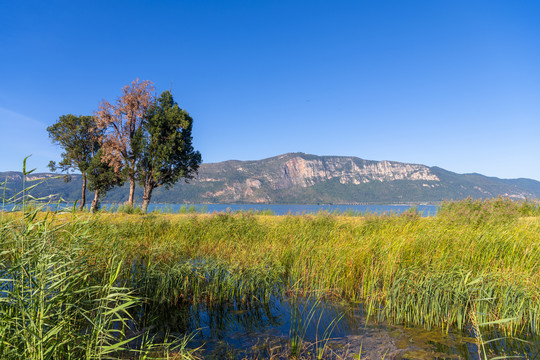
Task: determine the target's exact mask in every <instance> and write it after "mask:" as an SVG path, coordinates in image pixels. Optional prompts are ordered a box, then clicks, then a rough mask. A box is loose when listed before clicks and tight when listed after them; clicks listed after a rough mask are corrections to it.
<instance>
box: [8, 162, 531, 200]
mask: <svg viewBox="0 0 540 360" xmlns="http://www.w3.org/2000/svg"><path fill="white" fill-rule="evenodd" d="M71 177H72V181H70V182H67V183H66V182H64V181H63V180H62V179H59V178H54V175H53V174H31V175H30V176H28V177H27V181H29V182H28V184H33V182H32V180H35V179H38V178H43V179H45V180H44V182H43V183H42V184H40V185H39V186H37V187H36V188H35V189H33V190H32V194H33V195H34V196H36V197H37V196H48V195H49V194H58V195H59V196H61V197H62V198H64V199H66V200H70V201H72V200H76V199H78V198H79V195H80V188H81V176H80V175H71ZM6 178H7V180H8V182H7V187H6V195H8V196H9V195H11V194H14V193H15V192H16V191H18V190H20V189H21V188H22V174H21V173H19V172H5V173H0V179H6ZM127 194H128V189H127V186H124V187H122V188H118V189H115V190H113V191H111V192H110V193H108V194H107V197H106V198H105V201H106V202H123V201H126V200H127ZM499 195H501V196H505V197H510V198H514V199H526V198H540V182H539V181H536V180H532V179H499V178H495V177H487V176H484V175H480V174H456V173H453V172H451V171H447V170H444V169H441V168H439V167H428V166H425V165H419V164H407V163H400V162H395V161H371V160H364V159H360V158H357V157H349V156H316V155H309V154H304V153H289V154H284V155H280V156H275V157H271V158H268V159H263V160H256V161H236V160H230V161H224V162H220V163H213V164H202V165H201V167H200V169H199V174H198V176H197V178H196V179H195V180H193V181H191V183H189V184H186V183H185V182H183V181H181V182H178V183H177V184H176V185H175V186H173V187H172V188H171V189H169V190H167V189H164V188H158V189H156V190H154V193H153V197H152V202H154V203H293V204H317V203H333V204H358V203H369V204H381V203H386V204H388V203H433V202H439V201H441V200H445V199H454V200H458V199H462V198H465V197H468V196H471V197H473V198H489V197H496V196H499ZM87 196H88V198H90V196H91V194H88V195H87ZM136 196H137V198H138V199H140V198H141V197H142V194H141V189H140V188H138V191H137V192H136Z"/></svg>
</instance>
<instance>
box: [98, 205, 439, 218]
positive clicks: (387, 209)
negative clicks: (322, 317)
mask: <svg viewBox="0 0 540 360" xmlns="http://www.w3.org/2000/svg"><path fill="white" fill-rule="evenodd" d="M111 206H114V205H111V204H105V205H103V208H104V209H110V208H111ZM412 207H415V208H416V209H417V210H418V212H419V213H421V214H422V215H423V216H430V215H435V214H436V213H437V208H438V207H437V206H436V205H417V206H411V205H297V204H193V205H184V204H152V203H150V205H149V206H148V211H164V212H171V213H177V212H189V211H193V212H203V213H213V212H227V211H231V212H235V211H262V212H272V213H273V214H275V215H287V214H292V215H297V214H316V213H318V212H320V211H327V212H339V213H354V214H364V213H377V214H382V213H397V214H399V213H402V212H403V211H407V210H409V209H411V208H412Z"/></svg>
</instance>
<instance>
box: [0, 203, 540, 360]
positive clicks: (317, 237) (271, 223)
mask: <svg viewBox="0 0 540 360" xmlns="http://www.w3.org/2000/svg"><path fill="white" fill-rule="evenodd" d="M34 216H35V220H33V221H34V222H36V224H41V225H35V226H34V225H32V229H38V228H40V227H41V228H46V229H47V234H49V235H47V236H46V237H45V238H44V239H42V238H41V235H39V236H38V235H36V236H37V237H38V238H40V239H41V240H40V242H38V244H41V245H39V246H41V247H42V249H41V250H39V249H36V250H31V251H30V250H28V249H29V247H28V246H27V245H24V247H25V249H26V250H25V251H27V250H28V251H29V253H28V254H30V253H32V254H44V255H43V256H45V255H46V258H47V259H49V257H50V259H51V260H47V261H60V259H63V260H61V261H64V262H65V261H68V260H66V259H84V262H83V263H80V260H69V261H76V262H77V261H78V262H77V263H76V264H77V265H76V266H75V265H65V269H67V268H70V269H71V267H72V266H73V268H75V269H84V271H83V270H80V271H81V274H86V275H85V277H84V279H86V280H85V281H87V282H89V283H84V284H85V286H86V287H88V289H95V290H91V291H96V293H95V294H93V293H92V294H90V293H88V294H86V293H85V294H84V295H80V297H81V298H82V299H94V300H93V302H92V301H91V302H90V303H93V304H95V303H99V301H96V300H95V299H109V298H108V296H109V295H110V294H111V293H114V294H117V295H115V296H118V299H115V300H114V301H113V305H107V306H111V309H112V308H114V309H116V308H118V309H119V310H118V315H115V316H116V318H114V317H113V318H114V319H120V320H114V321H117V322H116V323H114V321H113V320H111V321H113V322H112V323H111V325H110V326H109V327H110V331H112V333H111V334H113V335H111V336H110V337H107V336H105V337H99V339H100V341H105V342H104V343H103V344H107V345H103V346H102V345H99V346H101V348H104V347H105V348H106V346H114V344H122V341H123V340H122V341H120V340H119V339H123V338H124V337H125V338H126V340H127V338H128V337H129V335H130V333H129V331H131V332H133V331H132V329H128V327H126V326H124V325H123V324H127V322H128V321H127V320H126V319H128V318H130V317H131V318H130V319H133V320H132V323H133V322H135V323H137V321H138V324H139V326H140V327H141V328H145V327H146V328H151V327H155V326H157V325H156V324H158V323H159V322H160V320H159V319H160V313H162V312H163V311H167V310H164V309H171V308H176V309H179V308H184V309H187V310H186V311H185V312H184V316H186V317H189V316H193V311H192V309H193V307H201V306H202V307H205V308H206V309H211V308H212V307H215V306H219V305H220V304H221V305H223V304H240V305H239V306H244V307H248V308H249V307H250V304H251V303H253V302H257V303H263V304H264V303H267V302H269V301H271V299H275V298H279V297H281V296H285V295H288V296H292V297H294V296H325V297H334V298H343V299H347V300H350V301H358V302H362V303H363V304H364V309H365V311H366V312H367V313H368V314H369V316H370V318H371V319H377V320H380V321H383V320H384V321H389V322H394V323H405V324H414V325H421V326H424V327H426V328H440V329H442V330H444V331H449V329H450V328H452V327H456V328H459V329H466V328H467V329H470V328H471V326H473V327H475V328H478V329H481V328H487V327H493V326H497V327H499V328H500V329H501V330H502V331H504V332H505V333H506V334H518V333H532V334H539V326H540V281H539V280H540V279H539V277H540V256H539V255H540V210H539V206H538V203H535V202H521V203H520V202H513V201H510V200H506V199H492V200H487V201H475V200H471V199H467V200H464V201H461V202H448V203H444V204H443V205H442V206H441V208H440V210H439V212H438V215H437V216H435V217H428V218H423V217H421V216H420V215H419V214H418V213H417V212H416V211H415V210H414V209H413V210H411V211H409V212H406V213H404V214H402V215H395V214H394V215H373V214H366V215H364V216H346V215H339V214H329V213H320V214H317V215H302V216H292V215H289V216H271V215H261V214H253V213H219V214H218V213H216V214H198V213H186V214H149V215H146V216H141V215H137V214H131V215H130V214H119V213H107V212H101V213H99V214H97V215H90V214H84V213H77V214H75V213H71V214H63V215H62V214H55V215H54V216H53V217H52V218H50V217H49V218H48V216H51V215H48V214H47V213H39V214H35V215H34ZM27 223H28V222H27V220H25V218H24V217H22V216H21V215H20V214H16V213H12V214H5V215H4V216H3V218H2V222H1V225H2V229H4V230H3V231H4V233H3V235H2V239H4V240H3V243H2V249H3V251H4V252H3V253H2V259H4V261H5V262H4V263H3V268H2V269H3V270H2V271H4V273H6V274H7V272H9V271H12V270H10V269H12V268H17V267H13V266H12V265H11V263H10V262H9V261H12V260H11V259H16V254H19V253H21V251H22V250H20V247H13V246H14V245H13V244H14V242H16V240H15V239H17V238H18V237H17V236H14V235H9V236H6V234H7V233H9V232H10V231H13V229H15V228H19V229H23V230H24V229H26V230H24V231H28V229H27V228H25V225H24V224H27ZM21 226H22V227H21ZM36 234H41V233H40V232H39V231H38V232H36ZM6 239H10V240H6ZM50 239H54V240H50ZM21 244H22V243H21ZM44 244H46V246H45V245H44ZM51 244H52V245H51ZM21 246H22V245H21ZM51 246H52V247H51ZM10 249H11V250H10ZM13 249H19V250H17V251H15V250H13ZM46 249H49V250H50V249H54V252H55V253H56V254H57V255H54V256H53V255H52V254H51V253H50V251H45V250H46ZM66 249H67V250H66ZM63 251H64V252H63ZM65 251H69V252H75V253H76V256H75V255H73V254H72V253H65ZM23 253H24V251H23ZM70 254H71V255H70ZM17 256H18V255H17ZM25 261H26V260H25ZM40 261H45V260H40ZM39 264H41V263H40V262H39V261H38V263H36V265H35V266H36V267H37V268H39V266H41V265H39ZM62 266H64V265H62V263H59V265H54V266H48V267H47V266H46V268H47V269H55V271H59V273H60V274H65V276H66V279H65V280H62V281H65V282H66V285H62V286H64V287H66V288H69V287H70V286H73V287H75V285H69V284H71V281H75V280H71V278H69V276H68V275H67V274H74V273H77V274H78V271H77V272H73V271H72V270H70V271H67V270H64V271H63V270H61V269H64V268H63V267H62ZM56 269H58V270H56ZM42 273H45V274H47V275H48V276H49V274H53V273H54V272H51V271H49V270H47V271H44V272H43V271H42ZM89 274H91V275H89ZM17 276H21V274H20V273H13V274H11V275H8V278H9V279H11V278H16V277H17ZM50 276H53V275H50ZM54 276H56V275H54ZM59 276H60V275H59ZM62 276H64V275H62ZM70 276H71V275H70ZM33 278H36V276H33V275H30V276H29V278H28V279H33ZM54 279H56V278H54ZM96 279H98V280H96ZM29 281H30V280H26V282H23V283H24V284H26V285H25V286H30V282H29ZM50 281H52V283H54V281H53V280H50ZM77 281H82V280H77ZM77 281H75V283H77ZM96 281H97V282H96ZM52 283H51V284H52ZM47 284H49V283H47ZM77 284H78V283H77ZM95 284H98V285H99V286H97V287H95ZM10 286H11V285H10V282H5V283H4V288H3V291H4V292H5V293H6V294H9V293H14V294H17V291H14V290H13V288H12V287H10ZM107 286H108V287H107ZM42 288H45V289H50V294H49V298H50V299H51V301H53V298H54V296H56V295H57V294H58V292H55V290H53V289H55V287H54V286H53V285H43V286H42ZM107 289H112V290H110V293H108V292H107V291H108V290H107ZM113 290H114V291H113ZM89 291H90V290H89ZM91 291H90V292H91ZM103 291H105V293H103ZM74 293H75V294H79V292H74ZM32 294H33V293H32ZM81 294H82V293H81ZM107 294H109V295H107ZM9 296H11V295H9ZM9 296H8V295H4V298H6V299H7V298H9ZM77 296H79V295H77ZM22 298H23V299H26V298H27V296H26V295H24V296H22ZM77 299H78V298H77ZM32 301H34V300H32ZM58 301H61V302H62V303H71V302H74V303H76V302H75V301H72V300H69V301H68V300H58ZM81 301H82V300H81ZM3 303H5V301H4V300H3V302H2V304H3ZM53 303H54V301H53ZM85 304H87V303H85ZM107 304H108V303H107ZM242 304H243V305H242ZM10 306H12V305H10ZM32 307H33V305H24V306H22V308H21V309H23V308H24V309H26V308H32ZM9 308H10V307H9V306H8V307H5V308H4V309H9ZM36 309H37V307H36ZM82 309H85V310H84V311H93V312H92V314H95V313H96V310H95V309H93V310H91V309H92V307H91V306H89V305H88V304H87V305H84V306H82ZM190 309H191V310H190ZM57 310H58V311H64V310H65V311H67V310H68V309H67V308H66V307H62V306H60V307H58V309H57ZM2 311H7V310H2ZM77 311H79V310H77ZM80 311H83V310H80ZM107 311H109V310H107ZM107 311H104V312H105V313H108V312H107ZM122 314H123V315H122ZM51 316H52V317H53V318H60V315H58V314H56V315H51ZM95 316H97V315H95ZM6 317H9V316H7V315H6ZM34 317H37V318H39V316H38V315H34ZM73 317H75V318H77V317H76V316H75V315H73ZM88 317H89V316H88ZM12 318H13V319H22V318H23V315H17V316H15V315H13V316H12ZM68 318H69V317H68ZM82 318H85V317H84V316H82ZM25 319H26V318H25ZM77 319H78V318H77ZM122 319H123V320H122ZM184 320H185V319H184ZM78 321H79V320H77V321H76V322H75V323H77V326H83V329H85V328H84V326H88V325H79V324H78ZM118 321H119V322H118ZM132 323H130V324H132ZM186 323H187V322H186ZM6 324H10V323H6ZM2 326H8V327H11V326H12V325H2ZM61 326H66V328H63V329H64V330H62V331H67V329H71V327H72V326H75V325H73V324H71V323H67V324H64V325H61ZM41 327H42V328H43V326H41ZM38 328H39V326H38ZM46 328H47V329H48V327H46ZM186 328H188V326H187V325H186ZM10 329H11V328H10ZM20 329H22V326H20V327H19V330H17V331H22V330H20ZM77 329H79V330H76V331H75V333H76V334H84V335H85V336H86V334H87V333H90V332H91V331H90V330H88V331H86V330H83V331H81V330H80V328H77ZM119 329H120V330H119ZM128 330H129V331H128ZM116 331H123V332H124V333H121V332H120V333H116ZM12 333H14V330H10V331H7V332H6V331H3V332H2V334H7V335H2V336H14V335H10V334H12ZM69 333H73V331H71V330H70V331H69ZM18 336H21V335H18ZM81 336H82V335H81ZM40 338H41V337H40ZM107 339H108V340H107ZM113 339H114V340H115V341H116V342H115V341H113ZM96 341H97V340H96ZM60 343H61V344H63V342H60ZM67 343H68V341H67V340H66V344H67ZM83 343H84V342H81V344H83ZM128 343H129V342H126V344H128ZM93 344H94V345H92V346H94V347H96V348H97V347H99V346H98V345H96V344H98V343H97V342H94V343H93ZM20 346H22V345H20ZM62 346H63V345H62ZM118 346H120V345H118ZM121 346H122V349H127V348H128V347H127V345H125V344H124V345H121ZM66 349H67V348H66ZM55 351H56V350H55ZM62 351H64V353H68V352H69V351H71V350H69V351H68V350H62ZM93 351H96V353H99V351H101V350H99V351H98V350H93ZM186 356H188V355H186ZM66 358H67V357H66Z"/></svg>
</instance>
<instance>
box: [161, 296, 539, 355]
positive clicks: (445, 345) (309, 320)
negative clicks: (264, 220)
mask: <svg viewBox="0 0 540 360" xmlns="http://www.w3.org/2000/svg"><path fill="white" fill-rule="evenodd" d="M180 311H181V313H176V314H175V311H174V310H173V309H168V310H167V311H166V314H164V317H163V323H162V325H163V326H165V327H166V328H167V329H168V330H169V331H171V333H173V334H174V333H176V334H177V335H180V336H181V334H182V333H185V331H186V330H187V331H188V332H190V333H192V334H194V337H193V339H192V340H191V342H190V344H189V345H190V347H192V348H196V347H200V350H199V352H198V355H199V356H200V357H202V358H204V359H255V358H256V359H265V358H278V359H281V358H283V359H287V358H289V356H290V355H291V353H294V351H295V347H296V349H297V351H298V354H300V355H303V356H304V357H305V358H311V357H310V356H306V355H307V354H312V356H313V354H317V353H318V352H320V351H323V349H324V356H323V358H324V359H359V358H360V359H479V358H481V359H485V357H484V351H485V355H486V356H487V358H489V359H491V358H494V357H502V358H515V357H518V358H524V359H536V358H539V357H540V340H539V339H538V337H533V336H530V335H529V336H522V337H521V338H520V339H513V338H510V337H504V335H501V334H497V333H493V332H492V333H487V332H486V333H482V334H481V336H482V338H483V340H484V343H485V345H484V347H480V348H479V346H478V339H477V338H476V337H475V335H474V333H473V331H472V330H467V331H461V332H459V331H450V332H449V333H445V332H443V331H442V330H441V329H440V328H437V329H431V330H427V329H423V328H422V327H414V326H413V327H411V326H403V325H390V324H387V323H384V322H383V323H378V322H377V321H375V319H374V318H373V317H371V318H370V317H369V316H368V315H367V314H365V313H364V312H363V309H362V306H361V305H360V304H354V303H348V302H337V301H328V300H325V301H320V300H315V299H309V298H308V299H305V298H302V299H301V300H298V299H296V300H295V299H292V298H287V297H286V298H282V299H276V298H273V299H271V301H269V302H266V303H258V302H247V303H243V304H228V305H221V306H219V307H211V308H206V307H191V308H189V309H183V310H180ZM186 311H187V312H188V313H189V314H186V313H185V312H186ZM186 315H189V316H187V317H186ZM186 319H189V321H188V322H186ZM494 339H495V340H494ZM496 339H498V340H496Z"/></svg>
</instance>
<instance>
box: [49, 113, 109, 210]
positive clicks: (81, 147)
mask: <svg viewBox="0 0 540 360" xmlns="http://www.w3.org/2000/svg"><path fill="white" fill-rule="evenodd" d="M96 130H97V129H96V126H95V118H94V117H93V116H82V115H81V116H75V115H72V114H68V115H62V116H60V118H59V119H58V121H57V122H55V123H54V124H53V125H51V126H49V127H48V128H47V132H48V133H49V137H50V138H51V140H52V142H53V143H54V144H57V145H59V146H60V147H62V149H64V152H63V153H62V155H61V156H62V160H61V161H60V162H59V163H58V164H56V163H55V162H54V161H51V162H50V163H49V168H50V169H51V171H55V170H58V169H59V170H61V171H62V172H65V173H68V172H69V171H73V170H78V171H80V172H81V174H82V178H83V184H82V191H81V203H80V204H79V208H80V209H82V208H83V207H84V205H85V203H86V179H87V178H86V175H87V171H88V167H89V165H90V161H91V160H92V157H93V156H94V153H95V151H97V149H98V148H99V135H98V134H97V133H96Z"/></svg>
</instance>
